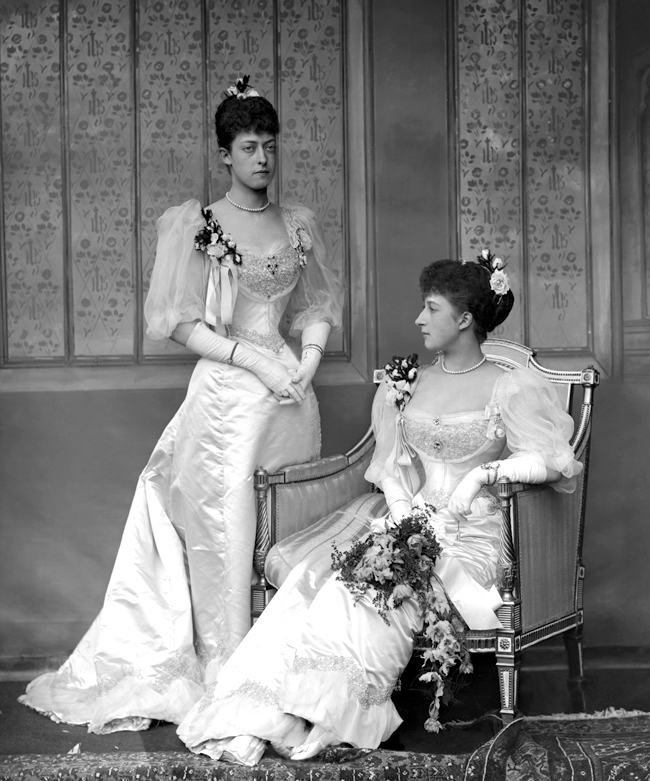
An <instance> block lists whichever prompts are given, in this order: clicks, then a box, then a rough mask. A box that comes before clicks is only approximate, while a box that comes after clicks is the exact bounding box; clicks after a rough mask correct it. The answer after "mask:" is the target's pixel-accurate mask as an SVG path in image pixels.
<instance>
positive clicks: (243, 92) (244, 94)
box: [226, 76, 260, 100]
mask: <svg viewBox="0 0 650 781" xmlns="http://www.w3.org/2000/svg"><path fill="white" fill-rule="evenodd" d="M249 79H250V76H242V77H241V78H240V79H237V80H236V81H235V83H234V84H231V85H230V86H229V87H228V89H227V90H226V97H228V98H230V97H233V98H237V99H238V100H245V99H246V98H259V96H260V93H259V92H258V91H257V90H254V89H253V88H252V87H249V86H248V80H249Z"/></svg>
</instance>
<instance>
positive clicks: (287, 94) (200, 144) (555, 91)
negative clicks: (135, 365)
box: [0, 0, 592, 363]
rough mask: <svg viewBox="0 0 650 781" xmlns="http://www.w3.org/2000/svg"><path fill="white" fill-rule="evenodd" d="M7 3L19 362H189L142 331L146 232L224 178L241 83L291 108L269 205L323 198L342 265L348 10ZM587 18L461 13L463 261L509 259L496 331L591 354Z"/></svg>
mask: <svg viewBox="0 0 650 781" xmlns="http://www.w3.org/2000/svg"><path fill="white" fill-rule="evenodd" d="M10 5H11V3H10ZM13 5H14V10H11V11H9V12H7V11H3V13H4V14H5V23H4V24H3V25H2V29H1V31H0V33H1V40H0V75H1V79H2V80H1V83H0V99H1V103H0V105H1V110H2V178H3V187H4V213H3V220H4V231H3V237H4V246H3V247H2V248H1V249H2V250H3V255H2V259H3V264H4V268H3V271H4V278H3V281H4V293H5V306H4V309H3V312H4V317H5V321H6V327H5V335H6V336H5V338H6V342H7V345H6V352H7V356H6V357H7V359H8V361H9V363H12V362H20V363H25V362H27V363H29V362H30V361H42V360H43V359H46V360H48V361H51V362H65V361H66V360H72V361H74V360H81V361H84V360H91V361H94V360H100V361H101V360H118V361H119V360H122V361H127V362H128V361H132V360H140V359H141V358H142V357H145V358H146V357H159V358H160V357H163V358H164V356H167V355H168V356H170V357H171V358H173V357H174V354H175V353H179V352H183V350H182V348H179V347H178V346H176V345H173V344H172V343H169V342H154V341H151V340H148V339H146V338H143V334H142V330H143V329H142V326H141V323H140V322H139V318H140V317H141V314H140V313H141V310H142V300H143V297H144V295H145V294H146V290H147V284H148V279H149V276H150V273H151V268H152V263H153V257H154V252H155V242H156V232H155V222H156V219H157V218H158V216H159V215H160V214H161V213H162V212H163V211H164V209H165V208H167V206H169V205H171V204H174V203H179V202H181V201H183V200H185V199H187V198H189V197H196V198H199V199H200V200H202V201H204V202H205V201H208V202H209V201H212V200H215V199H217V198H218V197H221V195H222V194H223V193H224V191H225V189H226V188H227V184H228V182H227V174H226V171H225V169H224V167H223V166H222V165H221V164H220V163H219V159H218V154H217V149H216V144H215V138H214V132H213V125H212V117H213V116H214V110H215V109H216V106H217V105H218V103H219V101H220V100H221V97H222V94H223V89H224V88H225V86H226V85H227V84H229V83H231V82H232V81H233V80H234V78H235V77H236V76H237V75H240V74H241V73H250V75H251V81H252V82H253V83H254V85H255V86H256V88H258V89H259V91H260V92H261V93H262V94H265V95H266V96H267V97H269V98H270V99H271V100H272V101H274V103H275V104H276V105H277V107H278V109H279V113H280V116H281V121H282V138H281V142H282V143H281V157H280V166H279V175H278V177H277V182H276V184H275V188H276V190H275V193H274V196H275V197H279V198H280V199H281V200H302V201H304V202H306V203H307V204H308V205H310V206H312V208H314V209H315V211H316V212H317V213H318V215H319V216H320V219H321V221H322V224H323V226H324V228H325V231H326V234H327V236H328V239H329V243H330V246H331V248H332V249H333V251H334V253H335V255H336V258H337V262H338V263H339V264H343V263H344V262H345V255H346V252H345V247H344V241H345V239H344V237H345V234H346V220H345V215H346V203H345V173H346V172H345V155H346V150H345V144H344V142H345V126H344V123H345V116H344V112H343V110H342V104H343V98H344V93H343V80H344V70H345V63H344V62H343V61H342V57H343V55H342V52H343V51H344V43H345V41H344V26H345V25H344V22H343V19H342V12H343V10H344V9H345V0H165V1H164V2H163V1H162V0H155V1H154V0H139V1H138V2H137V3H136V2H135V0H111V1H110V2H108V1H107V0H83V1H81V0H79V2H76V0H60V2H58V3H57V2H56V0H51V1H50V2H45V0H35V1H34V2H31V3H23V2H19V0H15V2H14V4H13ZM586 8H587V3H586V0H526V2H520V0H499V2H492V0H456V6H455V18H456V23H457V36H456V44H455V52H456V74H455V75H456V83H457V87H458V93H457V100H458V105H457V118H458V139H457V141H458V143H457V153H458V160H457V163H458V166H457V167H458V172H459V208H458V214H459V222H458V231H459V236H460V248H461V253H462V255H463V256H464V257H467V258H472V257H473V256H474V255H476V254H477V253H478V252H479V251H480V249H481V248H482V247H484V246H488V247H490V248H491V249H492V250H493V251H494V252H495V253H497V254H499V255H501V256H502V257H503V258H504V260H505V261H506V262H507V263H508V267H507V271H508V273H509V274H510V276H511V278H512V281H513V285H514V288H515V292H516V294H517V304H516V309H515V311H514V312H513V314H512V315H511V317H510V318H509V319H508V321H506V323H505V324H504V326H502V328H501V329H499V332H498V335H501V336H505V337H509V338H514V339H517V340H520V341H525V342H527V343H529V344H531V345H532V346H534V347H537V348H556V349H562V350H567V349H568V350H580V349H589V346H590V339H591V332H592V324H591V319H590V318H591V317H592V313H591V306H590V280H589V275H588V269H589V268H590V254H589V253H590V247H589V241H588V234H587V232H588V223H587V213H588V209H587V207H588V203H587V177H588V170H587V166H588V159H587V153H586V145H587V143H588V138H587V136H588V134H587V132H586V131H587V119H586V118H587V94H586V93H587V90H586V79H585V72H586V56H587V55H586V33H585V30H586V24H587V21H586V10H585V9H586ZM62 41H67V44H66V45H62ZM375 56H381V54H380V53H375Z"/></svg>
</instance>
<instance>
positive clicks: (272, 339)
mask: <svg viewBox="0 0 650 781" xmlns="http://www.w3.org/2000/svg"><path fill="white" fill-rule="evenodd" d="M228 336H230V337H232V338H234V339H237V337H239V338H240V339H245V340H246V341H247V342H252V343H253V344H257V345H259V346H260V347H264V348H265V349H267V350H271V351H272V352H274V353H280V352H282V348H283V347H284V345H285V344H286V342H285V341H284V339H283V338H282V337H281V336H280V334H261V333H260V332H259V331H254V330H252V329H251V328H243V327H242V326H238V325H231V326H228Z"/></svg>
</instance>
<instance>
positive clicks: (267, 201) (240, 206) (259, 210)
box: [226, 193, 271, 212]
mask: <svg viewBox="0 0 650 781" xmlns="http://www.w3.org/2000/svg"><path fill="white" fill-rule="evenodd" d="M226 198H227V199H228V200H229V201H230V203H232V205H233V206H236V207H237V208H238V209H241V210H242V211H244V212H263V211H264V209H268V208H269V206H270V205H271V201H269V199H268V198H267V199H266V203H265V204H264V206H260V207H259V208H258V209H253V208H252V207H251V206H242V205H241V204H239V203H235V202H234V201H233V199H232V198H231V197H230V193H226Z"/></svg>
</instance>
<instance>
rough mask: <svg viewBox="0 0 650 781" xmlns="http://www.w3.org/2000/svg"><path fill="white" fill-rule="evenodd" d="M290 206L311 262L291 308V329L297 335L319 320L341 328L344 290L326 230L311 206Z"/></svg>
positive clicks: (289, 312)
mask: <svg viewBox="0 0 650 781" xmlns="http://www.w3.org/2000/svg"><path fill="white" fill-rule="evenodd" d="M287 208H288V209H289V212H290V215H291V220H292V222H293V224H294V227H295V228H296V232H297V235H298V237H299V238H300V239H301V241H302V243H303V247H304V248H305V249H306V250H307V252H306V255H307V263H306V265H305V268H304V269H303V271H302V273H301V274H300V279H299V280H298V284H297V285H296V287H295V288H294V290H293V292H292V294H291V299H290V301H289V306H288V308H287V316H288V320H289V332H290V333H291V335H292V336H296V335H297V334H298V333H299V332H300V331H302V330H303V329H304V328H305V326H308V325H309V324H310V323H318V322H321V323H322V322H325V323H329V324H330V325H331V326H332V330H333V331H334V330H337V329H339V328H340V327H341V322H342V307H343V291H342V287H341V282H340V280H339V274H338V273H337V270H336V269H334V268H333V267H332V259H331V256H328V253H327V249H326V246H325V237H324V236H323V232H322V231H321V229H320V226H319V224H318V222H317V220H316V215H315V214H314V213H313V212H312V211H311V209H308V208H307V207H306V206H302V205H301V204H292V205H291V206H288V207H287ZM303 231H304V233H303ZM305 234H306V237H307V238H306V239H305ZM308 247H309V248H308Z"/></svg>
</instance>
